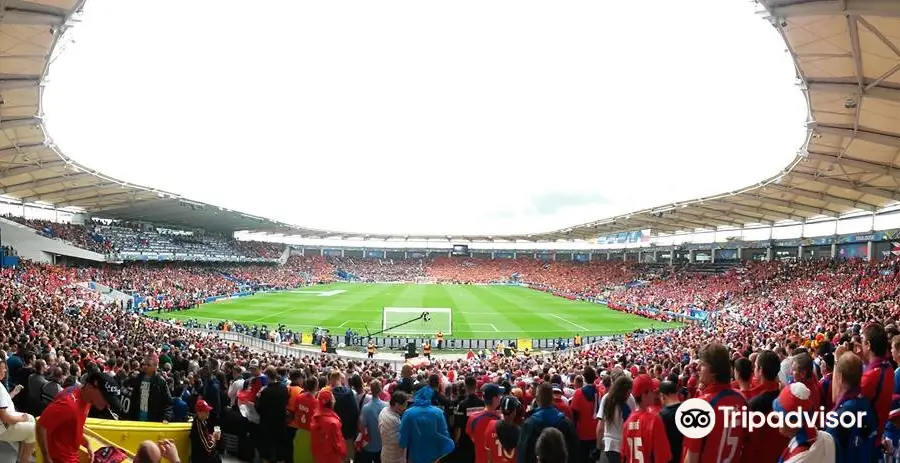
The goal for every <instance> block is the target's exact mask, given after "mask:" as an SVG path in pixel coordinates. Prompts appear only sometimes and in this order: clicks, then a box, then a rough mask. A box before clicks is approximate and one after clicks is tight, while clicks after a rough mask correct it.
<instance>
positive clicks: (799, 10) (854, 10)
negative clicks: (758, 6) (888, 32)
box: [763, 0, 900, 18]
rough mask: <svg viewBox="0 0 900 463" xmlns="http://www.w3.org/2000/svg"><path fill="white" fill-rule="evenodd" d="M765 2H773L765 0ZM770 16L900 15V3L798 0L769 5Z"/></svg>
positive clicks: (886, 0)
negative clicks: (804, 0) (780, 4)
mask: <svg viewBox="0 0 900 463" xmlns="http://www.w3.org/2000/svg"><path fill="white" fill-rule="evenodd" d="M763 2H764V3H766V4H768V3H771V1H769V0H763ZM768 10H769V14H770V16H773V17H776V18H791V17H794V16H822V15H829V14H831V15H842V16H843V15H849V14H855V15H878V16H893V17H897V16H900V3H898V2H896V1H894V0H819V1H812V2H796V3H794V4H790V5H784V6H773V7H768Z"/></svg>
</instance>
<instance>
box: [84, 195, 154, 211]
mask: <svg viewBox="0 0 900 463" xmlns="http://www.w3.org/2000/svg"><path fill="white" fill-rule="evenodd" d="M166 199H168V198H159V197H153V198H144V199H135V200H132V201H128V202H125V203H116V204H110V205H107V206H100V207H96V208H91V212H112V211H115V210H118V209H128V208H131V207H134V206H137V205H138V204H141V203H146V202H149V201H165V200H166Z"/></svg>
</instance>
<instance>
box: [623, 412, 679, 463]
mask: <svg viewBox="0 0 900 463" xmlns="http://www.w3.org/2000/svg"><path fill="white" fill-rule="evenodd" d="M621 453H622V462H623V463H644V462H652V461H669V460H671V459H672V450H671V449H670V447H669V438H668V436H666V425H665V424H664V423H663V420H662V418H660V417H659V415H657V414H655V413H650V412H649V411H645V410H641V409H638V410H637V411H635V412H634V413H632V414H631V415H629V416H628V419H627V420H625V424H623V425H622V452H621Z"/></svg>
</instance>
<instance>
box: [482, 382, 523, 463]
mask: <svg viewBox="0 0 900 463" xmlns="http://www.w3.org/2000/svg"><path fill="white" fill-rule="evenodd" d="M521 408H522V404H521V403H520V402H519V399H516V398H515V397H513V396H511V395H508V396H504V397H503V398H502V399H500V413H502V414H503V419H502V420H500V421H494V422H493V424H491V426H488V428H487V430H486V431H485V432H486V434H485V436H484V441H485V444H486V445H487V454H488V459H487V461H488V463H515V462H516V445H518V443H519V434H520V432H521V428H520V427H519V425H518V423H516V417H517V416H518V414H519V410H521Z"/></svg>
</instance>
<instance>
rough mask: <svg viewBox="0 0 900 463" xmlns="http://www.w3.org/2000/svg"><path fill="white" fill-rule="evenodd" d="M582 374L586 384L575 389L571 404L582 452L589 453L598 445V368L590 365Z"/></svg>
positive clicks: (583, 453)
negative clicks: (595, 368)
mask: <svg viewBox="0 0 900 463" xmlns="http://www.w3.org/2000/svg"><path fill="white" fill-rule="evenodd" d="M582 375H583V376H584V386H583V387H581V388H580V389H578V390H577V391H575V395H574V396H573V397H572V403H571V404H569V405H570V408H571V410H572V415H573V417H574V418H575V419H574V422H575V431H576V433H577V434H578V440H579V441H580V442H581V454H582V455H588V454H590V452H591V450H593V449H594V448H595V447H596V446H597V406H598V405H599V404H600V394H598V393H597V386H595V385H594V382H595V381H596V380H597V372H596V370H594V369H593V368H592V367H590V366H588V367H585V368H584V372H583V373H582ZM563 413H565V412H563Z"/></svg>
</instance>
